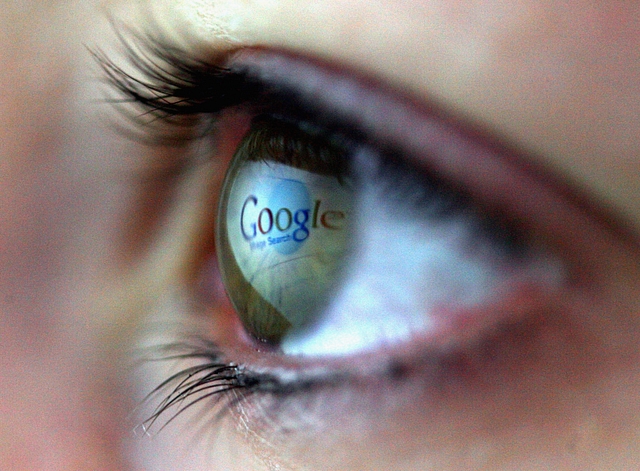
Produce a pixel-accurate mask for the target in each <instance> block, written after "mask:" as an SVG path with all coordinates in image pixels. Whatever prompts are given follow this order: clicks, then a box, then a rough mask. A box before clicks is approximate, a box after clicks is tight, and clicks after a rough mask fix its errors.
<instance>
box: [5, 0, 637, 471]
mask: <svg viewBox="0 0 640 471" xmlns="http://www.w3.org/2000/svg"><path fill="white" fill-rule="evenodd" d="M119 3H120V2H118V1H115V0H114V1H112V2H108V4H107V5H106V6H105V5H102V6H98V5H95V4H94V3H93V2H78V4H75V2H72V4H71V5H69V4H68V3H64V4H62V3H59V2H49V3H48V4H47V6H42V2H38V3H34V4H33V5H29V6H26V5H21V7H20V8H18V7H16V8H15V11H11V9H10V8H3V11H2V13H1V14H0V15H2V18H1V22H2V23H1V24H2V41H3V47H2V48H0V63H2V64H3V67H2V68H1V70H0V86H1V88H2V90H3V92H2V98H1V99H0V109H1V110H2V111H1V112H0V120H1V122H2V125H1V126H0V142H1V143H2V145H1V146H0V152H1V160H0V195H1V201H2V204H0V221H2V222H1V223H0V246H1V247H2V249H1V251H0V267H2V268H1V269H0V273H2V275H0V339H1V340H0V354H1V357H2V358H3V361H2V362H1V363H0V377H1V378H2V383H3V393H2V394H1V395H0V469H10V470H13V469H15V470H18V469H25V470H35V469H48V470H74V469H78V470H81V469H82V470H86V469H92V470H103V469H104V470H112V469H149V470H152V469H202V470H207V469H212V470H213V469H216V470H218V469H221V470H234V469H239V470H245V471H246V470H253V469H255V470H267V469H287V470H289V469H290V470H292V471H298V470H327V469H332V470H333V469H335V470H342V469H345V470H354V469H367V470H377V469H380V470H388V469H397V470H424V469H438V470H440V469H442V470H447V469H456V470H459V469H474V470H477V469H487V470H498V469H505V470H510V469H518V470H536V469H553V470H565V469H566V470H585V469H593V470H600V469H601V470H605V469H606V470H617V469H619V470H627V469H637V468H638V467H639V466H640V445H638V444H639V443H640V440H639V439H640V437H639V435H640V410H639V408H638V403H639V401H638V399H639V397H638V391H640V367H639V366H638V365H640V348H639V347H640V343H639V342H638V340H637V339H638V338H640V337H639V336H638V335H636V334H638V333H640V290H638V288H637V287H638V286H639V282H640V245H639V243H638V241H639V240H640V138H639V137H638V136H640V120H638V119H637V117H638V116H640V98H639V96H640V95H639V92H640V33H639V32H638V28H637V24H638V21H639V20H640V6H638V5H637V4H636V3H634V2H617V3H611V2H604V1H602V2H586V1H576V2H570V3H567V2H538V1H532V0H522V1H519V2H509V3H508V5H506V4H504V3H502V2H473V1H456V2H453V1H430V0H429V1H421V2H418V1H412V0H407V1H397V0H387V1H384V2H367V1H365V0H361V1H360V0H359V1H352V0H322V1H314V2H299V1H294V0H274V1H257V2H243V1H238V0H235V1H234V0H225V1H220V2H212V1H211V2H210V1H208V0H201V1H197V0H191V1H148V2H141V4H140V6H141V8H137V7H126V8H125V7H122V5H120V4H119ZM107 12H108V13H109V14H112V15H113V17H115V18H123V19H125V21H126V23H127V24H128V25H130V26H132V27H133V28H142V27H145V26H146V25H145V22H147V24H148V18H149V16H148V15H149V14H150V12H151V14H152V15H153V17H154V18H155V21H156V23H155V24H156V26H154V27H157V28H161V29H162V30H163V32H164V34H165V35H166V36H167V37H169V38H171V40H172V41H174V42H175V43H176V44H179V45H180V46H181V47H183V48H185V49H186V50H187V51H193V52H194V54H196V52H197V53H198V54H201V55H202V54H203V52H204V53H205V54H207V53H208V54H210V55H216V54H218V53H219V52H221V51H228V50H235V49H238V48H244V47H254V46H260V47H266V48H273V49H277V50H286V51H290V52H293V53H297V54H302V55H305V56H309V57H313V58H316V59H321V60H323V61H326V62H327V63H330V64H333V65H335V66H337V67H338V69H339V70H344V71H345V73H349V72H350V71H355V72H357V73H358V74H360V75H362V76H366V77H371V78H373V79H374V81H375V82H376V83H384V84H385V85H386V86H388V87H390V88H391V89H394V90H400V91H402V93H406V94H408V95H410V96H412V97H414V98H415V99H416V100H418V101H421V102H422V101H424V102H425V103H430V102H436V103H437V104H438V105H439V106H440V107H442V108H444V109H446V110H447V111H448V112H449V113H450V114H451V115H453V116H455V117H456V119H459V120H462V121H464V122H468V123H471V124H472V125H473V126H474V127H479V128H481V129H483V132H487V133H489V134H491V136H492V137H494V138H497V139H500V140H502V141H504V142H506V143H508V145H509V146H510V147H515V148H518V149H519V150H520V151H521V154H522V155H523V156H525V158H526V159H531V160H532V161H533V162H535V163H537V164H541V165H542V166H543V167H544V168H546V169H547V171H549V172H550V173H552V174H553V175H554V176H555V177H556V178H559V179H560V180H562V181H563V182H566V183H567V184H568V185H569V187H570V188H571V189H572V190H576V191H578V190H579V192H580V193H581V194H582V195H586V196H587V198H588V200H589V202H590V204H591V203H592V202H593V203H594V204H595V205H597V206H598V207H600V208H601V209H599V211H600V212H601V213H602V212H604V214H606V217H607V218H610V219H612V220H615V221H616V224H615V228H614V229H612V230H609V229H606V230H604V229H603V230H602V234H600V232H597V231H596V232H597V235H596V236H594V239H597V241H599V242H598V243H600V247H604V249H603V250H602V252H601V253H599V254H597V255H594V256H593V260H591V261H592V262H593V263H592V264H593V265H594V266H596V267H598V269H599V270H600V272H598V273H596V274H595V275H594V277H595V278H594V279H595V280H596V282H595V283H594V284H593V287H592V291H591V292H590V293H588V296H587V298H588V299H589V303H585V306H584V307H580V308H579V309H577V311H578V313H579V314H580V315H578V316H576V319H578V320H579V321H580V322H582V323H583V324H581V325H580V330H579V334H576V335H575V337H576V339H574V340H575V342H576V343H575V345H574V344H572V345H571V347H574V349H573V350H571V351H568V352H563V353H562V355H560V358H559V359H558V358H555V357H554V358H549V359H548V361H549V363H547V364H542V363H541V364H537V363H536V364H535V365H533V366H530V368H528V369H527V370H526V371H527V376H526V377H521V378H518V380H517V382H516V383H513V384H512V383H509V384H508V385H506V386H505V388H504V390H501V391H498V392H496V391H494V390H492V391H489V392H485V393H478V395H477V396H474V397H470V398H465V399H464V400H454V399H451V400H448V399H446V398H445V399H443V402H442V403H437V404H435V405H434V402H433V398H430V397H428V396H427V394H422V393H421V392H420V391H417V392H416V391H414V392H413V394H412V395H411V398H412V399H411V401H406V400H405V402H403V403H402V405H398V404H399V403H401V402H402V401H401V398H402V397H404V399H406V395H405V396H401V393H400V392H399V387H397V386H389V385H386V384H378V383H377V382H376V381H375V380H370V382H369V383H366V384H365V385H361V389H358V390H356V388H351V389H349V388H346V389H345V391H340V392H336V391H332V392H330V393H327V394H325V395H321V396H320V399H319V400H320V401H321V402H322V401H324V402H326V403H327V409H320V410H321V411H322V410H324V411H325V412H324V413H323V412H316V413H313V414H310V416H309V417H307V420H309V421H311V423H312V426H311V427H309V428H305V429H302V428H301V427H298V425H297V424H295V423H294V424H293V425H292V432H291V433H290V434H289V435H285V436H283V435H281V434H280V432H279V431H277V430H275V431H274V430H273V429H271V428H270V427H269V426H266V425H265V424H264V423H261V422H260V421H259V420H255V416H251V415H250V414H249V415H248V416H246V417H245V416H243V415H242V414H239V413H236V414H235V415H234V414H231V415H230V416H229V417H230V418H229V420H226V421H223V422H221V423H219V424H218V425H216V427H218V431H217V435H216V436H215V439H212V440H210V439H209V438H206V439H203V440H201V441H200V442H199V441H198V440H197V437H198V435H197V432H196V431H194V430H193V429H189V422H188V420H187V421H183V422H177V423H175V425H174V426H170V427H167V428H166V429H164V430H163V431H162V432H160V433H159V434H158V435H157V436H154V438H153V439H149V438H148V437H144V436H140V435H141V434H138V435H134V434H132V433H131V430H132V429H133V428H134V427H135V423H133V424H132V420H131V419H130V418H127V415H128V414H129V413H130V411H131V410H132V409H133V408H134V407H135V403H136V401H137V400H138V398H139V397H140V396H141V395H142V394H144V392H146V391H148V389H149V387H153V386H154V385H155V384H157V383H158V382H159V381H161V380H162V379H163V378H162V376H160V375H161V374H162V372H155V373H150V375H151V376H153V375H154V374H155V376H153V377H149V378H141V377H140V375H139V374H131V373H130V369H129V367H130V363H131V358H132V356H131V355H132V354H131V353H130V351H131V348H132V346H133V345H134V344H135V342H136V341H137V336H138V335H139V329H137V327H139V326H140V325H143V324H144V323H145V322H147V321H148V320H149V319H151V320H153V319H154V317H153V316H155V314H154V313H155V312H157V311H160V310H164V311H167V310H168V311H169V312H170V313H171V312H172V311H171V310H172V309H174V310H175V309H177V310H178V311H179V312H176V314H175V315H176V318H177V319H178V320H179V319H180V318H181V316H188V315H189V313H188V312H186V310H188V309H189V307H188V306H189V303H188V302H183V300H182V298H179V299H180V300H179V301H176V300H175V299H172V296H174V293H183V292H189V291H188V286H187V285H188V284H189V283H192V282H193V279H192V277H191V276H188V275H185V273H187V274H190V273H189V270H190V263H192V261H193V260H194V258H196V257H197V255H194V253H193V252H197V251H198V240H199V238H201V234H202V232H203V231H204V230H206V226H207V223H206V222H203V219H205V215H206V214H208V212H209V205H210V203H211V198H212V196H211V187H212V186H213V187H215V185H216V184H217V183H216V181H215V180H216V179H219V178H220V175H219V173H215V172H212V171H211V168H209V167H206V166H205V168H203V169H202V170H201V171H199V172H194V173H193V174H192V175H189V176H188V177H187V178H186V180H185V181H182V182H181V183H180V184H179V185H178V184H175V183H173V184H169V186H168V187H163V188H158V187H157V186H153V185H151V187H144V188H143V189H141V186H140V183H139V181H137V180H136V179H134V178H123V177H122V175H131V174H132V173H134V172H136V171H141V169H145V168H146V167H147V166H149V165H153V164H154V163H157V162H161V161H162V160H161V159H163V158H165V157H168V158H169V159H170V158H172V157H179V153H180V152H182V151H181V150H179V149H178V150H176V149H173V150H167V149H158V148H149V147H146V146H143V145H141V144H139V143H136V142H132V141H130V140H127V138H126V137H124V136H122V135H119V134H118V133H117V132H115V131H114V130H113V128H112V127H110V126H109V123H108V121H109V120H108V119H105V117H107V118H108V117H109V116H111V115H113V114H114V113H115V111H113V109H112V108H110V107H109V105H106V104H104V103H100V102H99V99H100V97H101V96H102V95H101V92H100V90H97V88H98V87H95V85H94V84H95V82H94V78H95V77H96V76H98V74H99V72H98V71H97V68H96V67H95V63H94V61H93V59H92V58H91V56H90V54H89V53H88V52H87V50H86V48H85V45H89V46H90V47H98V48H102V49H105V50H106V51H107V53H108V52H109V51H110V50H113V49H114V48H115V47H117V40H116V38H115V35H114V34H113V29H112V27H111V26H110V25H109V22H108V21H107V19H106V17H107ZM234 133H235V131H234V129H233V128H232V127H231V129H230V130H228V135H229V136H230V138H229V139H230V140H231V141H233V138H234V136H235V134H234ZM229 146H231V144H229ZM225 152H226V154H225ZM227 154H228V151H226V150H225V149H222V150H221V156H220V160H221V161H222V162H223V163H222V164H215V163H214V164H213V166H214V167H215V165H224V163H225V162H226V160H228V158H227V157H225V155H227ZM225 159H226V160H225ZM156 165H159V164H156ZM216 175H217V176H216ZM214 198H215V197H214ZM149 208H151V210H149ZM136 211H137V212H136ZM140 211H144V213H142V214H147V215H148V214H149V213H151V214H157V215H161V217H160V216H158V217H159V219H161V221H162V222H161V223H160V224H158V225H156V224H154V221H155V218H154V217H146V218H143V217H139V214H141V213H140ZM595 224H596V225H597V224H598V223H595ZM598 227H599V226H598ZM599 230H600V229H599ZM611 231H613V232H611ZM123 234H124V236H123ZM185 286H186V289H185ZM176 297H177V295H176ZM167 298H169V299H167ZM587 298H585V299H587ZM583 301H584V300H583ZM587 304H588V305H587ZM167 306H170V307H167ZM215 309H216V307H215V306H214V307H213V308H212V310H213V311H214V314H215ZM182 310H184V311H185V312H182ZM578 337H579V338H578ZM553 338H554V336H553V335H551V336H550V338H549V339H547V340H548V341H549V342H553ZM560 344H563V345H564V344H566V342H564V341H558V345H560ZM549 345H551V346H553V347H556V346H557V345H556V344H555V343H550V344H549ZM569 362H571V363H569ZM562 372H566V373H567V374H566V375H564V376H563V374H562ZM416 374H417V375H419V372H418V373H416ZM156 376H157V377H156ZM514 381H515V380H514ZM414 386H415V384H414ZM381 388H382V390H384V391H385V393H384V398H381V397H377V398H376V397H375V391H376V390H378V391H379V390H381ZM372 390H373V391H374V392H371V391H372ZM132 391H133V392H132ZM356 398H357V399H356ZM381 403H384V404H385V405H384V406H383V405H381ZM332 407H333V409H332ZM436 409H437V413H436V412H433V410H436ZM202 410H205V411H206V407H205V408H204V409H201V410H200V412H199V413H202V412H201V411H202ZM205 413H206V412H205ZM345 417H348V418H349V420H345ZM327 424H330V427H328V426H327ZM195 428H196V429H197V428H199V427H195ZM142 435H143V434H142ZM213 436H214V435H213V434H209V435H207V437H213ZM194 437H195V439H194Z"/></svg>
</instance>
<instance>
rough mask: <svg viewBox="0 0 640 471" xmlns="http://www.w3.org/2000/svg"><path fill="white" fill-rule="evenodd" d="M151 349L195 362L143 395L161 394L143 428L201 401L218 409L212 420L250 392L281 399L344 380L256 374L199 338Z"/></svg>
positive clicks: (149, 400) (152, 397)
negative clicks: (224, 358)
mask: <svg viewBox="0 0 640 471" xmlns="http://www.w3.org/2000/svg"><path fill="white" fill-rule="evenodd" d="M154 350H156V351H158V352H162V353H160V354H159V356H158V358H154V359H153V360H151V361H175V360H178V361H185V362H189V361H192V360H196V361H197V360H200V361H198V363H197V364H196V365H191V366H188V367H183V368H182V369H181V370H180V371H178V372H177V373H174V374H172V375H171V376H170V377H169V378H167V379H166V380H164V381H162V383H160V384H159V385H158V386H156V387H155V388H154V389H153V390H152V391H151V392H150V393H149V394H148V395H147V396H146V397H145V398H144V400H143V403H153V402H155V400H156V399H157V398H158V397H161V398H162V399H161V400H160V402H159V403H158V404H157V405H156V406H155V407H154V409H153V411H152V413H151V414H150V415H149V416H148V417H147V418H146V419H144V420H143V422H142V423H141V424H140V426H141V427H142V429H143V430H144V431H145V432H147V431H149V430H150V429H151V428H152V427H154V426H155V425H156V423H157V422H158V421H159V420H160V419H161V418H163V417H165V416H167V417H168V418H167V420H165V421H164V422H163V423H162V426H161V427H160V429H162V428H164V427H165V426H167V425H168V424H169V423H170V422H172V421H173V420H174V419H176V418H177V417H178V416H180V415H181V414H182V413H183V412H186V411H187V410H189V409H191V408H192V407H193V406H196V405H197V404H200V403H201V402H203V401H207V400H212V403H211V404H210V406H211V407H212V408H213V409H218V410H219V413H218V414H217V415H216V416H215V419H214V420H215V421H217V420H220V419H222V418H223V417H224V415H225V414H226V413H227V412H229V411H230V410H231V409H232V407H233V406H235V405H239V404H240V403H242V402H243V401H245V400H246V399H247V398H248V397H249V396H251V395H254V394H258V393H262V394H270V395H272V396H275V397H278V398H280V399H283V398H285V397H287V396H289V395H291V394H293V393H297V392H302V391H305V390H309V389H313V388H315V387H318V386H320V385H325V386H326V385H331V384H336V383H341V382H342V381H344V380H345V379H346V378H345V377H344V376H345V375H342V374H336V373H332V374H324V375H318V376H309V377H307V378H301V377H295V376H291V377H289V378H287V379H285V377H284V376H282V377H279V376H277V375H274V374H267V373H258V372H255V371H252V370H250V369H248V368H246V367H244V366H242V365H238V364H236V363H234V362H225V361H224V360H223V355H222V354H221V353H220V349H219V348H218V346H217V345H216V344H215V343H214V342H212V341H210V340H207V339H204V338H195V337H194V338H190V339H187V340H185V341H182V342H175V343H169V344H165V345H161V346H158V347H155V348H154Z"/></svg>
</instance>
